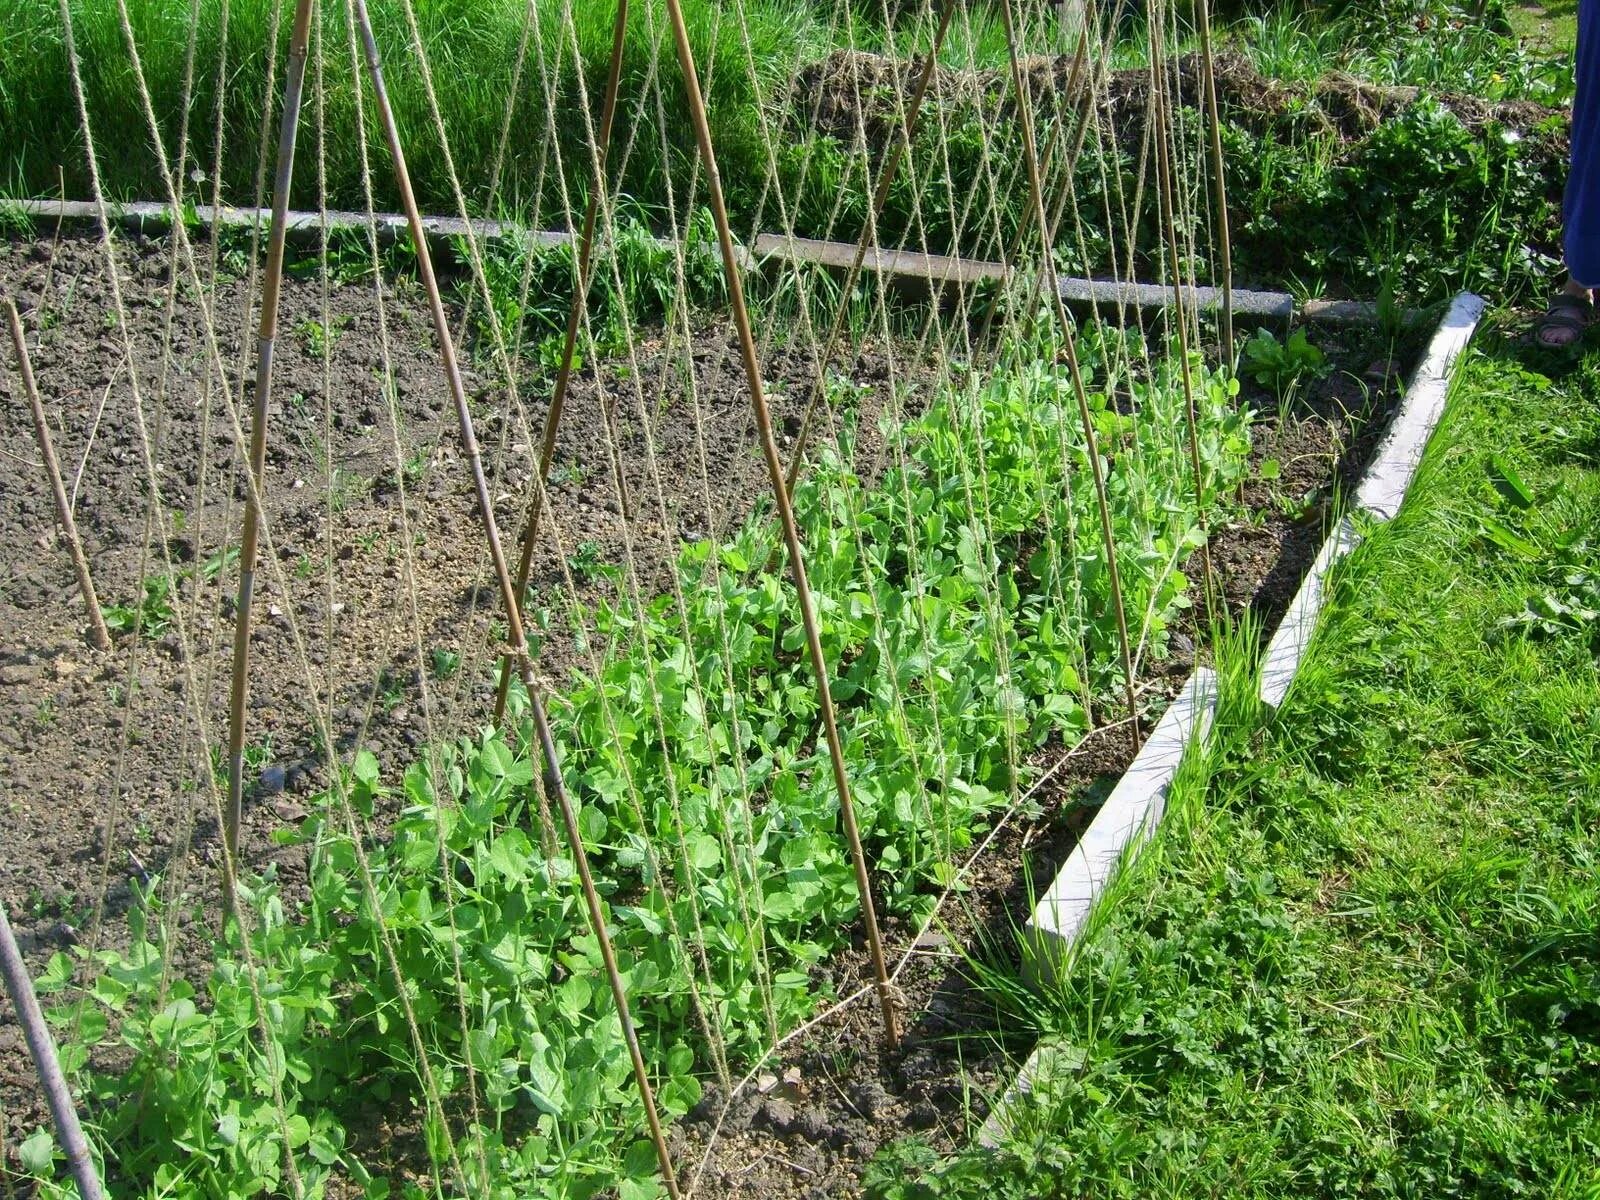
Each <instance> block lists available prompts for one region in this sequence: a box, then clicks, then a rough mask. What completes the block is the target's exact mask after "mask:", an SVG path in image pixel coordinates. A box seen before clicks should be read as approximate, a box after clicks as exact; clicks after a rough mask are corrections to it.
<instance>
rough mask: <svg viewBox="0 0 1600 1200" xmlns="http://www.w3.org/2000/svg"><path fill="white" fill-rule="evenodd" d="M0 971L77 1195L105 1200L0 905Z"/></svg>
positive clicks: (51, 1040) (58, 1061)
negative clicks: (75, 1183) (48, 1107)
mask: <svg viewBox="0 0 1600 1200" xmlns="http://www.w3.org/2000/svg"><path fill="white" fill-rule="evenodd" d="M0 975H3V976H4V977H5V984H6V991H7V992H8V993H9V994H10V996H11V1003H12V1006H13V1007H15V1008H16V1010H17V1023H18V1024H19V1025H21V1026H22V1036H23V1038H24V1040H26V1041H27V1043H28V1053H29V1055H31V1056H32V1058H33V1069H34V1071H35V1072H37V1073H38V1076H39V1086H40V1087H41V1088H43V1089H44V1098H45V1103H46V1104H48V1105H49V1106H50V1119H51V1120H52V1121H53V1122H55V1127H56V1140H57V1141H59V1142H60V1143H61V1149H62V1150H64V1151H65V1152H66V1155H67V1165H68V1166H69V1167H70V1168H71V1169H72V1177H73V1178H74V1179H75V1180H77V1182H78V1195H79V1196H80V1197H82V1200H105V1190H104V1189H103V1188H102V1187H101V1186H100V1176H99V1173H98V1172H97V1171H96V1170H95V1165H94V1158H93V1157H92V1156H91V1155H90V1153H89V1143H88V1141H87V1140H86V1139H85V1138H84V1136H83V1127H82V1126H81V1125H79V1124H78V1112H77V1109H75V1108H74V1107H73V1105H72V1092H71V1091H70V1090H69V1089H68V1087H67V1080H66V1076H64V1075H63V1074H62V1073H61V1059H60V1058H59V1057H58V1056H57V1055H56V1044H55V1039H54V1038H52V1037H51V1036H50V1028H49V1026H48V1025H46V1024H45V1020H44V1013H43V1011H41V1010H40V1008H39V997H38V996H36V995H35V994H34V991H33V980H32V979H30V978H29V977H28V968H27V965H26V964H25V963H24V962H23V961H22V953H21V952H20V951H19V950H18V949H17V939H16V937H15V936H14V935H13V934H12V932H11V922H10V921H8V920H7V919H6V909H5V905H3V904H0Z"/></svg>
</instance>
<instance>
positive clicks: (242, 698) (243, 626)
mask: <svg viewBox="0 0 1600 1200" xmlns="http://www.w3.org/2000/svg"><path fill="white" fill-rule="evenodd" d="M311 8H312V0H296V2H295V10H294V27H293V29H292V30H291V32H290V34H289V62H288V66H287V68H286V73H285V75H284V84H283V123H282V125H281V126H280V128H279V131H278V170H277V176H276V178H275V179H274V180H273V184H272V225H271V228H270V231H269V232H268V235H267V269H266V274H265V276H264V277H263V281H262V287H261V324H260V328H259V331H258V333H257V340H256V394H255V405H254V409H253V411H252V413H251V418H250V463H249V471H250V478H251V481H252V483H253V484H254V486H253V487H251V488H249V489H247V491H246V495H245V506H244V535H243V538H242V540H241V541H240V545H239V603H238V605H237V607H236V609H235V612H234V622H233V679H232V687H231V690H230V693H229V697H228V806H227V808H226V809H225V810H224V812H223V818H224V823H223V843H224V849H225V854H224V857H223V864H222V869H223V875H224V878H225V880H226V885H227V887H228V888H230V889H231V888H232V887H233V877H234V873H235V871H236V870H237V866H238V861H239V826H240V824H241V823H242V822H243V818H244V732H245V730H244V727H245V705H246V703H247V701H248V698H249V693H250V679H249V675H250V610H251V606H252V605H253V603H254V601H255V585H256V556H257V553H258V549H259V542H260V537H261V496H262V495H263V494H264V493H265V490H266V466H267V405H268V401H269V400H270V399H271V397H272V352H273V347H274V344H275V343H276V341H277V336H278V296H279V293H280V291H281V290H282V287H283V251H284V240H285V237H286V234H287V230H288V218H289V187H290V184H291V182H292V181H293V177H294V147H295V138H296V136H297V135H298V133H299V128H300V98H301V94H302V91H303V86H304V83H305V74H306V56H307V53H308V47H309V44H310V38H311Z"/></svg>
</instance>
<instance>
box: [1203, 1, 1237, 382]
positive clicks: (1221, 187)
mask: <svg viewBox="0 0 1600 1200" xmlns="http://www.w3.org/2000/svg"><path fill="white" fill-rule="evenodd" d="M1197 4H1198V12H1199V17H1200V54H1201V58H1202V62H1203V66H1202V70H1203V72H1204V85H1205V93H1206V120H1207V122H1208V123H1209V125H1210V127H1211V184H1212V189H1213V191H1214V192H1215V194H1216V206H1217V243H1218V245H1217V249H1218V251H1219V253H1220V254H1221V255H1222V361H1223V363H1224V364H1226V366H1227V368H1228V370H1229V371H1232V370H1233V368H1234V361H1233V233H1232V230H1231V228H1230V226H1229V223H1228V184H1227V180H1226V179H1225V178H1224V176H1223V166H1224V163H1223V158H1222V114H1221V111H1220V110H1219V109H1218V107H1217V67H1216V59H1215V56H1214V55H1213V54H1212V51H1211V0H1197Z"/></svg>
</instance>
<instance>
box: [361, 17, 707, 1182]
mask: <svg viewBox="0 0 1600 1200" xmlns="http://www.w3.org/2000/svg"><path fill="white" fill-rule="evenodd" d="M351 7H352V8H353V9H354V12H355V18H356V22H357V25H358V28H359V29H360V32H361V42H362V47H363V49H364V51H365V54H366V59H367V75H368V78H369V80H370V82H371V84H372V93H373V99H374V101H375V103H376V106H377V110H378V117H379V120H380V121H382V123H383V136H384V140H385V141H386V142H387V143H388V146H389V156H390V158H391V159H392V160H393V162H394V174H395V183H396V185H397V186H398V187H399V190H400V201H401V206H402V207H403V208H404V210H405V214H406V223H407V225H408V226H409V227H410V230H411V240H412V243H413V244H414V245H415V247H416V251H417V273H418V275H419V276H421V278H422V286H423V290H424V291H425V292H426V293H427V296H428V307H429V309H430V310H431V312H432V315H433V327H434V332H435V333H436V334H437V336H438V339H439V355H440V358H441V360H442V362H443V366H444V373H445V379H446V382H447V383H448V384H449V386H450V395H451V398H452V399H453V400H454V402H455V407H456V419H457V423H458V424H459V425H460V428H461V446H462V451H463V454H464V456H465V457H466V460H467V464H468V467H469V469H470V470H471V471H472V482H473V486H474V488H475V490H476V492H477V499H478V515H479V517H480V518H481V519H482V521H483V531H484V536H485V538H486V540H487V541H488V543H489V557H490V558H491V560H492V561H493V563H494V572H495V578H496V580H497V581H498V583H499V585H500V596H501V600H502V602H503V603H504V604H505V608H506V625H507V627H508V630H509V637H510V641H511V653H512V657H513V658H514V659H515V660H516V663H517V668H518V671H519V673H520V674H521V676H522V682H523V684H524V686H526V687H527V689H528V706H529V708H530V710H531V712H532V716H533V724H534V731H535V735H536V736H537V738H538V740H539V751H540V756H541V760H542V761H541V775H542V780H543V784H544V790H545V791H546V793H548V794H549V795H551V796H553V797H554V798H555V801H556V806H557V807H558V808H559V809H560V810H561V822H562V824H563V825H564V826H565V828H566V834H567V840H568V842H569V843H570V844H571V846H572V857H573V863H574V865H575V866H576V867H577V871H578V881H579V885H580V886H581V888H582V891H583V899H584V905H585V907H586V908H587V911H588V916H589V925H590V927H591V929H593V931H594V936H595V940H596V942H598V943H599V946H600V957H601V960H602V961H603V963H604V965H605V972H606V979H607V982H608V983H609V984H610V987H611V997H612V1000H613V1002H614V1003H615V1004H616V1006H617V1019H618V1021H619V1022H620V1023H621V1025H622V1036H623V1039H624V1040H625V1041H626V1042H627V1045H628V1057H629V1059H630V1060H631V1062H632V1065H633V1078H634V1082H635V1083H637V1084H638V1087H639V1096H640V1099H641V1100H642V1101H643V1102H644V1112H645V1120H646V1122H647V1124H648V1125H649V1128H650V1140H651V1142H652V1143H653V1144H654V1146H655V1152H656V1162H657V1163H658V1164H659V1166H660V1168H661V1178H662V1181H663V1182H664V1183H665V1184H666V1188H667V1194H668V1195H669V1196H671V1197H672V1200H678V1196H679V1191H678V1179H677V1175H676V1174H675V1173H674V1172H673V1169H672V1155H671V1154H670V1152H669V1151H668V1150H667V1139H666V1134H665V1133H664V1132H663V1130H662V1127H661V1116H660V1114H659V1113H658V1112H657V1110H656V1100H655V1091H654V1089H652V1087H651V1086H650V1074H649V1071H648V1069H647V1068H646V1066H645V1062H644V1051H643V1050H642V1049H640V1046H639V1035H638V1032H637V1031H636V1030H635V1028H634V1024H633V1015H632V1012H631V1010H630V1009H629V1006H628V993H627V990H626V989H625V988H624V987H623V983H622V976H621V974H620V972H619V971H618V970H617V956H616V952H615V950H614V949H613V948H612V945H611V935H610V933H609V932H607V930H606V919H605V910H604V909H603V908H602V907H601V904H600V894H599V893H598V892H597V891H596V890H595V886H594V876H593V875H592V874H591V873H590V871H589V855H588V853H587V852H586V851H585V850H584V848H583V834H582V833H581V832H580V831H579V829H578V817H577V813H576V811H575V810H574V809H573V807H572V800H571V798H570V797H569V796H568V794H567V787H566V783H565V782H564V781H563V780H562V778H561V765H560V760H559V759H558V757H557V755H556V744H555V735H554V734H553V733H552V732H551V729H550V721H549V718H548V716H547V715H546V713H545V705H544V695H543V693H542V691H541V689H540V686H539V682H538V680H537V679H536V678H535V676H534V672H533V659H532V658H531V656H530V655H529V653H528V640H527V636H526V634H525V633H524V631H523V625H522V606H521V603H520V600H519V597H518V595H517V591H516V588H515V587H514V586H513V585H512V581H511V571H510V569H509V568H508V567H507V564H506V556H505V549H504V547H503V545H502V543H501V540H500V527H499V523H498V522H497V521H496V520H495V515H494V500H493V496H492V494H491V492H490V490H489V477H488V475H487V474H486V473H485V472H484V469H483V456H482V453H481V451H480V450H479V446H478V435H477V432H476V431H475V429H474V428H473V421H472V409H471V407H470V406H469V405H468V403H467V392H466V388H465V387H464V386H463V385H462V382H461V369H460V367H459V365H458V364H457V362H456V350H455V342H454V339H453V337H452V335H451V332H450V322H449V318H448V317H447V316H446V315H445V311H444V301H443V300H442V299H441V297H440V295H439V281H438V279H437V278H436V277H435V276H434V273H433V257H432V255H431V254H430V253H429V251H428V239H427V236H426V234H425V233H424V230H423V227H422V216H421V214H420V213H419V212H418V211H417V199H416V196H415V195H414V194H413V192H412V190H411V172H410V170H409V169H408V168H407V166H406V156H405V150H404V148H403V147H402V146H401V145H400V129H399V126H398V125H397V124H396V123H395V118H394V109H393V107H392V106H391V105H390V103H389V90H388V88H387V86H386V85H385V84H384V78H383V65H382V63H381V61H380V59H379V56H378V43H377V40H376V39H375V38H374V37H373V35H372V21H371V19H370V18H369V17H368V15H367V4H366V0H351Z"/></svg>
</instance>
